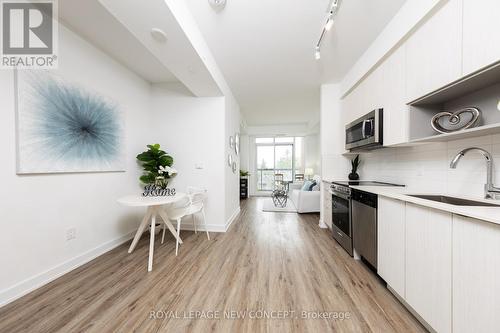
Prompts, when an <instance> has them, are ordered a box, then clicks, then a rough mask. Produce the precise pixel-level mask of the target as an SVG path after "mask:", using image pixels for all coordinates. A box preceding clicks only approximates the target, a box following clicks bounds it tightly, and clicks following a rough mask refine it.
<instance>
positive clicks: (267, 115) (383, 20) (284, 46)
mask: <svg viewBox="0 0 500 333" xmlns="http://www.w3.org/2000/svg"><path fill="white" fill-rule="evenodd" d="M404 2H405V0H384V1H383V2H380V1H366V0H344V1H343V2H342V5H341V7H340V10H339V13H338V16H337V19H336V22H335V25H334V27H333V28H332V30H331V31H330V32H329V33H328V34H327V35H326V38H325V40H324V43H323V47H322V52H321V55H322V57H321V60H320V61H316V60H315V59H314V45H315V43H316V42H317V40H318V37H319V34H320V32H321V29H322V27H323V23H324V22H325V19H326V14H327V12H326V10H327V7H328V4H329V0H292V1H290V0H289V1H285V0H267V1H247V0H227V4H226V7H225V8H224V9H223V10H221V11H218V12H216V11H214V10H213V9H212V7H211V6H210V5H209V3H208V1H207V0H187V3H188V6H189V8H190V10H191V12H192V13H193V16H194V17H195V19H196V21H197V23H198V25H199V28H200V30H201V32H202V34H203V35H204V38H205V39H206V41H207V43H208V46H209V47H210V49H211V51H212V53H213V54H214V57H215V60H216V61H217V63H218V65H219V67H220V68H221V70H222V72H223V74H224V76H225V78H226V80H227V81H228V83H229V86H230V87H231V89H232V91H233V93H234V95H235V97H236V99H237V100H238V102H239V104H240V107H241V110H242V112H243V115H244V117H245V120H246V122H247V124H249V125H254V126H255V125H271V124H296V123H310V122H311V121H314V120H317V119H318V118H319V103H320V96H319V89H320V84H321V83H323V82H337V81H340V80H341V79H342V78H343V76H344V75H345V74H346V73H347V71H348V70H349V69H350V68H351V66H352V65H353V64H354V63H355V62H356V60H357V59H358V58H359V57H360V56H361V55H362V54H363V52H364V50H365V49H366V48H367V47H368V46H369V45H370V44H371V43H372V42H373V40H374V39H375V38H376V36H377V35H378V34H379V33H380V32H381V31H382V29H383V28H384V27H385V25H386V24H387V23H388V22H389V21H390V19H391V18H392V17H393V16H394V15H395V14H396V12H397V11H398V10H399V8H400V7H401V6H402V4H403V3H404ZM285 5H286V6H285Z"/></svg>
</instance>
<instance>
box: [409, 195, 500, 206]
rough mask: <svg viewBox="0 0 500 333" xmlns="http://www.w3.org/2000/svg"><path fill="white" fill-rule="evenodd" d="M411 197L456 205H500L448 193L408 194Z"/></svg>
mask: <svg viewBox="0 0 500 333" xmlns="http://www.w3.org/2000/svg"><path fill="white" fill-rule="evenodd" d="M408 196H410V197H414V198H420V199H425V200H432V201H437V202H442V203H445V204H450V205H455V206H481V207H500V203H499V204H493V203H488V202H483V201H475V200H468V199H461V198H455V197H448V196H446V195H421V194H408Z"/></svg>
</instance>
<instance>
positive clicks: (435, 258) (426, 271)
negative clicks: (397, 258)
mask: <svg viewBox="0 0 500 333" xmlns="http://www.w3.org/2000/svg"><path fill="white" fill-rule="evenodd" d="M451 239H452V215H451V213H447V212H444V211H439V210H434V209H430V208H426V207H422V206H417V205H414V204H411V203H407V204H406V297H405V300H406V302H407V303H408V304H409V305H410V306H411V307H412V308H413V309H414V310H415V311H416V312H417V313H418V314H419V315H420V316H421V317H422V318H423V319H424V320H425V321H426V322H427V323H428V324H429V325H430V326H431V327H432V328H433V329H434V330H436V331H437V332H442V333H446V332H451V323H452V319H451V315H452V313H451V309H452V308H451V303H452V299H451V284H452V280H451V269H452V266H451V263H452V256H451V249H452V242H451Z"/></svg>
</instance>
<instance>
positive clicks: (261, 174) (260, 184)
mask: <svg viewBox="0 0 500 333" xmlns="http://www.w3.org/2000/svg"><path fill="white" fill-rule="evenodd" d="M277 173H278V174H282V175H283V180H284V181H292V180H293V169H257V190H258V191H272V190H274V175H275V174H277Z"/></svg>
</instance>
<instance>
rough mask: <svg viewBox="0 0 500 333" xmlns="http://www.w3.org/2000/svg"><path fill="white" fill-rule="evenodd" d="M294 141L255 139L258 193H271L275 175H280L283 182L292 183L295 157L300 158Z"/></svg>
mask: <svg viewBox="0 0 500 333" xmlns="http://www.w3.org/2000/svg"><path fill="white" fill-rule="evenodd" d="M295 139H296V138H294V137H278V138H256V139H255V144H256V160H257V190H258V191H272V190H273V189H274V175H275V174H282V175H283V180H285V181H293V179H294V176H295V171H294V168H295V164H297V163H296V161H295V155H300V156H302V154H301V153H300V154H297V153H296V151H295V149H294V148H295ZM300 139H301V138H300ZM300 146H301V145H300ZM300 148H301V149H302V147H300ZM300 164H302V163H300Z"/></svg>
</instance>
